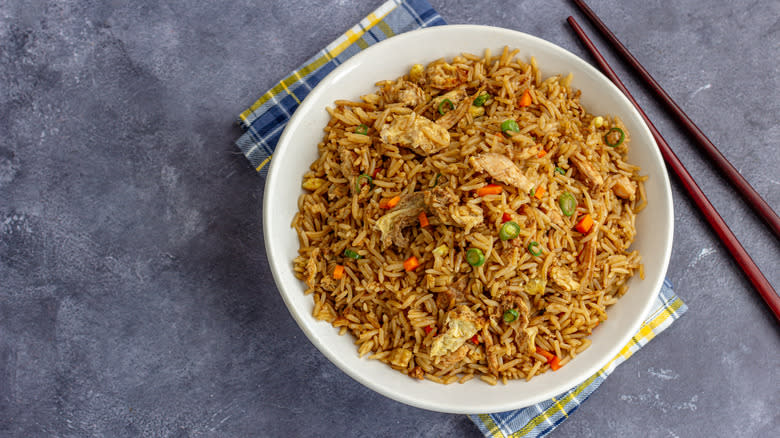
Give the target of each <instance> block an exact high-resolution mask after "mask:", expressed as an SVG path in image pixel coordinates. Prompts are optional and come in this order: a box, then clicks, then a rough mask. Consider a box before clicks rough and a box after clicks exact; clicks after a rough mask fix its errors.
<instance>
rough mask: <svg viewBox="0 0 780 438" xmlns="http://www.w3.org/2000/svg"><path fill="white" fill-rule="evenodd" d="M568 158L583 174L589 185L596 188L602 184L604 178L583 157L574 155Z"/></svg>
mask: <svg viewBox="0 0 780 438" xmlns="http://www.w3.org/2000/svg"><path fill="white" fill-rule="evenodd" d="M570 159H571V162H572V163H574V166H575V167H576V168H577V170H579V171H580V173H581V174H582V175H583V176H585V179H586V180H587V182H588V183H589V184H590V185H591V186H593V187H594V188H596V187H599V186H600V185H602V184H604V178H603V177H602V176H601V173H599V171H598V170H596V169H595V168H594V167H593V164H592V163H591V162H590V161H588V160H587V159H586V158H585V157H581V156H578V155H574V156H572V157H571V158H570Z"/></svg>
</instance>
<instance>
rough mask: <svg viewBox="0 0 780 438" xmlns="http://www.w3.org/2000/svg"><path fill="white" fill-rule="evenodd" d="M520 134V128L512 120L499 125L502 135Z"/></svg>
mask: <svg viewBox="0 0 780 438" xmlns="http://www.w3.org/2000/svg"><path fill="white" fill-rule="evenodd" d="M509 131H512V132H520V126H519V125H518V124H517V122H515V121H514V120H512V119H507V120H504V121H503V122H502V123H501V132H503V133H504V135H507V132H509Z"/></svg>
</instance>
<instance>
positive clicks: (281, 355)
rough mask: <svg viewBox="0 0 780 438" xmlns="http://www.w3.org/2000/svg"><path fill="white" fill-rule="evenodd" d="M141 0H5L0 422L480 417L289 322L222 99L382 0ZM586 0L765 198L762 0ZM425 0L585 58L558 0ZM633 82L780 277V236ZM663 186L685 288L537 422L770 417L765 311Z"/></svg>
mask: <svg viewBox="0 0 780 438" xmlns="http://www.w3.org/2000/svg"><path fill="white" fill-rule="evenodd" d="M160 3H162V4H158V2H154V1H146V0H140V1H135V2H102V1H78V0H63V1H40V2H29V1H22V0H5V1H3V2H0V436H10V437H35V436H62V437H81V436H105V437H120V436H176V437H185V436H214V437H244V436H323V437H324V436H332V437H340V436H392V437H397V436H423V437H440V436H457V437H476V436H479V432H478V430H477V429H476V428H475V427H474V426H473V425H472V424H471V422H470V421H469V420H468V419H467V418H466V417H465V416H462V415H446V414H439V413H434V412H428V411H424V410H420V409H416V408H412V407H408V406H404V405H401V404H399V403H396V402H393V401H391V400H389V399H386V398H384V397H382V396H379V395H377V394H375V393H373V392H371V391H369V390H368V389H365V388H364V387H362V386H361V385H359V384H358V383H356V382H355V381H353V380H351V379H350V378H349V377H347V376H346V375H345V374H343V373H342V372H341V371H339V370H338V369H337V368H336V367H334V366H333V365H331V364H330V363H329V362H328V361H327V360H326V359H325V358H324V357H323V356H322V355H321V354H320V353H319V352H318V351H317V350H316V349H315V348H314V347H313V346H312V345H311V344H310V343H309V342H308V341H307V340H306V338H305V336H304V335H303V334H302V332H301V331H300V330H299V329H298V327H297V326H296V325H295V323H294V322H293V320H292V318H291V317H290V316H289V314H288V312H287V310H286V308H285V307H284V304H283V303H282V300H281V299H280V297H279V295H278V294H277V291H276V288H275V287H274V284H273V281H272V278H271V274H270V272H269V268H268V265H267V261H266V254H265V252H264V248H263V236H262V233H261V227H260V218H261V205H260V199H261V194H262V191H263V181H262V180H261V178H259V177H258V176H257V175H255V173H254V171H253V170H252V169H251V168H250V167H249V166H248V164H247V162H246V161H245V160H244V158H243V157H242V156H241V155H238V154H237V150H236V149H235V148H234V147H233V145H232V142H233V141H234V140H235V139H236V138H237V137H238V135H239V134H240V130H239V129H238V128H237V127H236V126H235V125H234V121H235V120H236V116H237V114H238V113H239V112H240V111H241V110H243V109H244V108H245V107H247V106H248V105H250V104H251V103H252V102H253V101H254V100H255V99H256V98H257V97H259V95H260V94H261V92H263V91H264V90H266V89H267V88H269V87H271V86H272V85H273V84H274V83H275V82H276V81H277V80H279V79H280V78H281V77H282V76H283V75H284V74H285V73H287V72H289V71H290V70H291V69H293V68H294V67H296V66H297V65H298V64H299V63H301V62H302V61H304V60H305V59H306V58H308V57H309V56H311V55H312V54H314V53H315V52H316V50H317V49H319V48H320V47H322V46H324V45H325V44H326V43H327V42H329V41H331V40H332V39H334V38H335V37H337V36H338V35H339V34H341V33H342V32H343V31H344V30H346V29H347V28H348V27H350V26H352V25H353V24H354V23H356V22H357V21H358V20H359V19H360V18H362V17H363V16H365V15H366V14H368V13H369V12H371V11H372V10H373V9H374V8H375V7H376V6H378V5H379V4H380V1H370V2H358V1H350V0H329V1H323V2H308V1H297V0H295V1H286V2H279V3H272V2H262V1H260V2H255V1H247V0H239V1H224V0H215V1H210V2H203V4H201V5H199V6H194V5H191V4H190V3H191V2H187V1H181V0H174V1H170V2H160ZM592 3H593V5H592V6H593V7H594V9H595V10H596V11H597V12H598V13H599V14H601V15H602V16H603V18H604V20H605V21H606V22H607V23H608V24H609V25H610V26H611V27H612V28H613V30H614V31H615V32H616V33H617V34H618V35H619V36H620V37H621V38H622V39H623V41H624V42H625V43H626V45H627V46H629V48H630V49H631V50H632V51H633V52H634V53H635V55H636V56H637V57H638V58H639V59H640V60H641V61H642V62H643V63H644V64H645V65H646V66H647V67H648V68H649V69H650V70H651V72H652V73H653V74H654V75H655V77H656V78H657V79H658V80H659V81H660V82H661V83H662V84H663V85H664V86H665V87H666V88H667V90H668V91H669V93H670V94H671V95H673V96H674V97H676V98H677V99H678V102H679V103H680V105H681V106H682V107H683V108H684V109H685V110H686V111H687V112H688V113H689V114H690V116H691V117H692V118H693V119H694V120H695V121H696V122H698V123H699V125H700V126H701V128H702V129H703V130H704V131H705V132H706V133H708V135H709V136H710V137H711V139H712V140H713V141H714V142H715V143H716V144H717V145H718V146H719V147H720V148H721V150H722V151H723V153H724V154H725V155H726V156H727V157H728V158H729V159H730V160H731V161H732V163H733V164H734V165H735V166H736V167H737V168H738V169H740V170H741V171H742V172H743V174H744V175H745V177H746V178H747V179H748V180H749V181H750V182H751V183H752V184H753V185H754V187H755V188H756V189H757V190H758V191H759V192H760V193H761V194H762V195H763V196H764V197H765V198H766V199H767V201H768V202H769V203H770V204H771V205H772V206H773V207H774V208H775V209H776V210H778V209H780V190H778V188H779V187H780V176H778V171H777V169H778V168H780V153H779V152H778V149H777V147H778V140H777V139H778V138H780V94H779V92H778V89H780V83H778V78H779V75H778V67H777V60H778V59H779V58H780V49H779V47H780V33H779V32H780V24H779V22H778V17H780V4H779V3H778V2H776V1H772V0H759V1H756V2H746V1H703V0H688V1H681V2H665V1H658V0H630V1H614V0H609V1H601V2H595V1H594V2H592ZM433 4H434V6H435V7H436V8H437V9H438V10H439V12H440V13H441V15H442V16H443V17H444V18H445V19H446V20H448V21H449V22H450V23H474V24H489V25H495V26H502V27H508V28H513V29H518V30H522V31H525V32H529V33H531V34H534V35H537V36H540V37H542V38H545V39H547V40H550V41H552V42H554V43H557V44H559V45H561V46H563V47H565V48H568V49H569V50H571V51H573V52H574V53H577V54H579V55H580V56H583V57H584V58H585V59H588V60H589V58H588V56H587V54H586V53H585V51H584V50H583V48H582V47H581V46H580V44H579V43H578V42H577V40H576V39H575V37H574V36H573V34H572V33H571V31H570V30H569V28H568V27H567V25H566V24H565V22H564V19H565V18H566V16H568V15H570V14H574V15H575V16H577V17H579V18H582V16H581V15H579V14H578V13H576V11H575V10H574V8H573V7H572V6H571V4H569V2H566V1H552V2H548V1H544V0H534V1H525V2H517V1H502V2H495V3H489V4H488V3H481V2H474V1H453V2H445V1H442V0H433ZM581 21H583V23H584V19H582V20H581ZM586 29H588V30H591V29H592V28H590V27H589V26H588V27H586ZM596 41H597V43H598V44H600V45H601V47H604V44H603V41H602V40H601V39H599V38H597V39H596ZM607 53H608V54H609V55H610V59H611V60H614V59H615V58H614V57H613V56H611V52H607ZM616 65H617V66H620V64H616ZM618 71H619V73H623V76H624V77H627V76H625V69H623V68H618ZM627 82H628V85H629V87H630V88H631V89H632V90H633V91H635V94H636V96H637V97H638V98H639V100H640V102H641V103H642V104H643V105H645V108H646V110H647V112H648V113H649V114H650V115H651V117H652V118H653V120H655V121H656V123H657V125H658V127H659V128H660V130H661V131H662V132H663V133H664V135H666V137H667V139H668V140H669V142H670V143H671V144H672V145H673V147H674V149H675V150H676V152H677V154H678V155H679V156H680V157H681V159H682V161H683V162H684V163H685V165H686V166H688V168H689V170H690V171H691V173H692V174H693V175H694V176H695V178H696V179H697V180H698V181H699V183H700V185H701V186H702V187H703V188H704V190H705V192H706V193H707V195H708V196H709V197H710V199H711V200H712V201H713V203H714V204H715V205H716V207H717V208H718V209H719V210H720V212H721V214H722V215H723V217H724V218H725V220H726V221H727V222H728V223H729V225H731V226H732V228H733V230H734V231H735V233H736V234H737V236H738V237H739V239H740V240H741V241H742V242H743V244H744V245H745V247H746V248H748V250H749V252H750V253H751V255H752V256H753V258H754V259H755V260H756V261H757V262H758V264H759V265H760V267H761V268H762V269H763V271H764V273H765V274H766V275H767V277H768V278H769V280H770V281H771V282H772V283H773V284H774V285H775V286H776V287H777V286H780V269H778V260H780V246H779V245H778V240H777V239H776V238H775V237H773V236H772V234H771V233H770V232H769V231H768V229H767V228H766V227H765V226H764V225H763V224H762V223H761V222H760V221H759V219H757V217H756V216H755V215H754V214H753V213H751V212H750V211H749V210H748V209H747V208H746V207H745V205H744V204H743V203H742V202H741V201H740V199H739V196H738V194H737V193H735V191H734V190H733V189H732V188H731V187H730V186H729V185H728V184H727V183H725V182H724V180H723V179H722V178H721V177H720V176H719V175H718V174H717V172H716V171H714V170H713V168H712V167H711V166H710V165H708V164H707V162H706V159H705V158H704V157H703V155H701V154H700V153H699V152H697V150H696V149H695V148H694V147H693V145H692V144H691V143H690V142H689V141H688V140H687V139H686V137H685V136H684V135H683V133H682V132H681V131H680V130H679V129H678V128H677V127H676V126H675V125H674V123H673V122H672V120H671V119H670V118H669V117H667V116H666V115H664V114H663V112H662V111H661V109H660V107H659V106H658V105H657V104H656V103H655V102H654V101H653V100H652V99H651V98H650V97H649V95H648V94H647V93H646V90H645V89H643V87H642V86H640V85H637V83H636V82H635V81H632V80H630V79H628V80H627ZM673 189H674V205H675V218H676V224H675V226H676V229H675V244H674V255H673V256H672V261H671V266H670V269H669V277H670V278H671V280H672V281H673V282H674V284H675V287H676V290H677V292H678V294H679V295H680V296H681V297H682V298H683V299H684V300H685V301H686V302H687V304H688V306H689V307H690V310H689V312H688V314H687V315H686V316H685V317H684V318H683V319H682V320H680V321H678V322H677V323H676V324H674V325H673V326H672V327H671V328H670V329H669V330H667V331H666V332H665V333H663V335H661V336H660V337H659V338H658V339H656V340H655V341H653V342H651V343H650V344H649V345H648V346H647V347H645V348H644V349H643V350H641V351H640V352H639V353H638V354H636V356H635V357H633V358H632V359H631V360H629V361H628V362H627V363H625V364H624V365H622V366H621V367H620V368H618V370H617V371H616V372H615V373H614V374H613V375H612V376H611V377H610V378H609V379H608V380H607V382H606V383H605V384H604V385H603V386H602V387H601V388H600V389H599V390H598V391H597V392H596V393H595V394H594V395H593V396H592V397H591V398H590V399H589V400H588V401H587V402H586V403H585V404H584V405H583V406H582V407H581V408H580V409H579V411H577V412H576V413H574V414H573V415H572V416H571V418H570V419H569V420H568V421H566V422H565V423H564V424H563V425H562V426H560V427H559V428H558V429H557V430H556V431H555V432H554V433H553V434H552V436H555V437H589V436H644V437H705V436H706V437H711V436H728V437H732V436H770V435H772V431H774V433H775V434H776V433H777V431H778V430H780V416H779V415H780V411H778V409H777V406H779V405H780V391H778V387H780V373H779V372H778V370H780V354H779V352H780V336H778V334H779V332H778V325H777V322H776V321H775V320H774V318H773V317H772V315H771V314H770V313H769V311H768V310H767V309H766V308H765V306H764V305H763V303H762V301H761V300H760V299H759V298H758V296H757V294H756V293H755V292H754V291H753V290H752V289H751V286H750V284H749V283H748V282H747V281H746V279H745V277H744V276H743V275H742V274H741V272H740V271H739V270H738V268H737V266H736V264H735V263H734V262H733V261H732V259H731V258H730V257H729V255H728V254H727V252H726V250H725V249H724V247H723V246H722V245H721V244H720V243H719V242H718V240H717V238H716V237H715V235H714V234H713V233H712V232H711V231H710V230H709V229H708V226H707V225H706V223H705V222H704V220H703V218H702V216H701V215H700V214H699V213H698V212H697V211H696V208H695V207H694V206H693V205H692V203H691V202H690V201H689V200H688V198H687V197H686V195H685V194H684V192H683V191H682V189H681V186H680V185H679V184H678V183H677V182H676V181H675V182H674V187H673Z"/></svg>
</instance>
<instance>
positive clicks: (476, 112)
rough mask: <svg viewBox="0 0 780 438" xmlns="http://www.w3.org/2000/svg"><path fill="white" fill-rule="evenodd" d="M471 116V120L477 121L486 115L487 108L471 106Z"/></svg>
mask: <svg viewBox="0 0 780 438" xmlns="http://www.w3.org/2000/svg"><path fill="white" fill-rule="evenodd" d="M469 114H470V115H471V118H473V119H476V118H477V117H481V116H482V115H484V114H485V107H484V106H474V105H471V106H470V107H469Z"/></svg>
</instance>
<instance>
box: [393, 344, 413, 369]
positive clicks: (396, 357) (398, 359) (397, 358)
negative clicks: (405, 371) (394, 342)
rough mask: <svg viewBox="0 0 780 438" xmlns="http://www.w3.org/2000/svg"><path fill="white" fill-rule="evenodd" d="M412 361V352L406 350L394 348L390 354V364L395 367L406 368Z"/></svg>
mask: <svg viewBox="0 0 780 438" xmlns="http://www.w3.org/2000/svg"><path fill="white" fill-rule="evenodd" d="M410 360H412V352H411V351H409V350H407V349H406V348H396V349H395V350H393V352H392V353H390V363H391V364H392V365H395V366H397V367H401V368H406V367H407V365H409V361H410Z"/></svg>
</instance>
